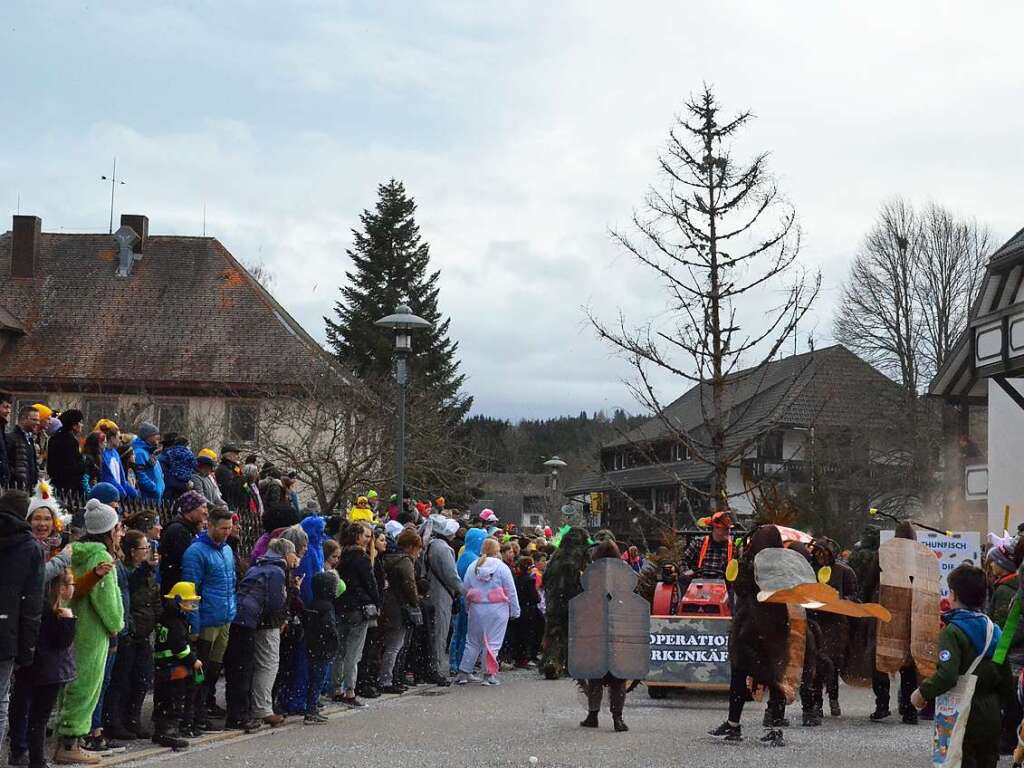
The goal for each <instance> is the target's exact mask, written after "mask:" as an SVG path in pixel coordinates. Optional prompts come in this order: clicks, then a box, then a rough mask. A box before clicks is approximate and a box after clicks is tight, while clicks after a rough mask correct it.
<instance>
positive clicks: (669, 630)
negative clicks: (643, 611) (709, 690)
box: [647, 616, 732, 688]
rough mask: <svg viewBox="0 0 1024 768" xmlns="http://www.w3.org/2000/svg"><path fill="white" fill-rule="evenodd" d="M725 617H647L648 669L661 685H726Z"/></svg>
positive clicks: (727, 625)
mask: <svg viewBox="0 0 1024 768" xmlns="http://www.w3.org/2000/svg"><path fill="white" fill-rule="evenodd" d="M731 625H732V620H731V619H729V618H702V617H699V616H652V617H651V669H650V672H648V674H647V680H648V681H649V682H651V683H661V684H663V685H683V686H685V685H691V686H694V687H701V688H705V687H713V688H717V687H720V686H724V687H726V688H728V686H729V677H730V668H729V628H730V626H731Z"/></svg>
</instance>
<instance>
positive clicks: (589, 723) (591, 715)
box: [580, 712, 597, 728]
mask: <svg viewBox="0 0 1024 768" xmlns="http://www.w3.org/2000/svg"><path fill="white" fill-rule="evenodd" d="M580 727H581V728H597V712H588V713H587V717H586V719H584V720H581V721H580Z"/></svg>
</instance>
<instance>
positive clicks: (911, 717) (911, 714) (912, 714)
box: [902, 709, 918, 725]
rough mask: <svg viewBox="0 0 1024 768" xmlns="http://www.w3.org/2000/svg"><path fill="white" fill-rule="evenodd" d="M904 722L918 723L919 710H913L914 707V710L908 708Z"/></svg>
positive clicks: (905, 723)
mask: <svg viewBox="0 0 1024 768" xmlns="http://www.w3.org/2000/svg"><path fill="white" fill-rule="evenodd" d="M902 722H903V724H904V725H917V722H918V717H917V711H916V710H913V709H912V710H908V711H907V713H906V714H904V715H903V721H902Z"/></svg>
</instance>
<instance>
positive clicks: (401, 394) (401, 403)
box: [395, 352, 409, 507]
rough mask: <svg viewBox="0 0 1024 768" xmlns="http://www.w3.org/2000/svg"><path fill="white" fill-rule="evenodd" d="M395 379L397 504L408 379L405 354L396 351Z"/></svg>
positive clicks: (401, 492) (402, 479)
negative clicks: (396, 394)
mask: <svg viewBox="0 0 1024 768" xmlns="http://www.w3.org/2000/svg"><path fill="white" fill-rule="evenodd" d="M395 380H396V381H397V382H398V439H397V444H396V446H395V484H396V485H397V486H398V491H397V493H398V505H399V507H401V505H402V499H404V498H405V496H404V491H405V385H406V384H407V383H408V381H409V369H408V368H407V367H406V360H405V354H404V353H403V352H399V353H398V358H397V359H396V360H395Z"/></svg>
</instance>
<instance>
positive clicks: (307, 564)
mask: <svg viewBox="0 0 1024 768" xmlns="http://www.w3.org/2000/svg"><path fill="white" fill-rule="evenodd" d="M299 525H300V526H302V530H304V531H305V532H306V535H307V536H308V537H309V547H308V548H307V549H306V554H304V555H303V556H302V560H301V561H300V562H299V567H298V569H296V571H295V575H296V576H302V577H304V578H303V579H302V586H301V587H300V588H299V596H300V597H301V598H302V603H303V605H305V606H306V607H307V608H308V607H309V606H310V605H312V603H313V577H314V576H316V575H317V574H318V573H320V571H322V570H323V569H324V541H325V540H326V539H327V533H326V528H327V520H325V519H324V518H323V517H320V516H319V515H317V516H315V517H307V518H306V519H305V520H303V521H302V522H301V523H299Z"/></svg>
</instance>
